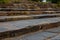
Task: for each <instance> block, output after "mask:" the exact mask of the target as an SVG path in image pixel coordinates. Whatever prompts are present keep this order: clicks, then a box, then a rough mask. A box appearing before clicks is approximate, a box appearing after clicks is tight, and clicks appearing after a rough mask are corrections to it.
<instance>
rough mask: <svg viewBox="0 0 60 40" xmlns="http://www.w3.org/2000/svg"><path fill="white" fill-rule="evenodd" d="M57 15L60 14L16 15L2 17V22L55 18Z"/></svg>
mask: <svg viewBox="0 0 60 40" xmlns="http://www.w3.org/2000/svg"><path fill="white" fill-rule="evenodd" d="M7 17H8V16H7ZM55 17H60V15H50V16H49V15H48V16H28V17H16V18H13V17H11V18H4V19H2V18H1V19H0V22H7V21H17V20H29V19H41V18H55Z"/></svg>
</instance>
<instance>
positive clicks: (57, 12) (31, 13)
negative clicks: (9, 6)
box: [0, 11, 60, 16]
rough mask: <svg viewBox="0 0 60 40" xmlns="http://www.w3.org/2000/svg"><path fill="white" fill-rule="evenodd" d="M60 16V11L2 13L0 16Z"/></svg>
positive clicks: (0, 12)
mask: <svg viewBox="0 0 60 40" xmlns="http://www.w3.org/2000/svg"><path fill="white" fill-rule="evenodd" d="M39 14H60V11H0V16H14V15H39Z"/></svg>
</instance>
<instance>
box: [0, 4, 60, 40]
mask: <svg viewBox="0 0 60 40" xmlns="http://www.w3.org/2000/svg"><path fill="white" fill-rule="evenodd" d="M22 4H23V6H22ZM25 4H26V5H27V6H28V5H29V7H27V6H26V5H25ZM25 4H24V3H21V5H20V3H19V4H14V6H7V8H0V40H14V39H15V37H17V36H23V35H26V34H30V33H33V34H35V33H34V32H37V31H39V32H41V31H45V30H48V29H51V28H58V27H60V9H58V8H40V6H39V7H38V9H35V8H36V7H37V6H35V5H33V4H31V3H30V4H27V3H25ZM24 5H25V6H26V7H27V9H24V8H25V7H24ZM36 5H37V4H36ZM20 6H22V7H21V8H23V10H22V9H21V8H20ZM30 6H34V7H35V8H34V7H33V8H34V9H31V8H30ZM37 33H38V32H37ZM36 35H38V34H36ZM39 35H40V34H39ZM33 36H34V35H33ZM38 37H39V36H38ZM11 38H12V39H11ZM15 40H24V39H20V38H17V39H15ZM25 40H29V39H26V38H25Z"/></svg>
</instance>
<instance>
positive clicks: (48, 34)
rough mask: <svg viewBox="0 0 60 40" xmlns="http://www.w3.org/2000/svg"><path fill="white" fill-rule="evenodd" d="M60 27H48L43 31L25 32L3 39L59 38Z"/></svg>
mask: <svg viewBox="0 0 60 40" xmlns="http://www.w3.org/2000/svg"><path fill="white" fill-rule="evenodd" d="M59 30H60V27H57V28H52V29H48V30H45V31H37V32H34V33H29V34H25V35H23V36H18V37H13V38H6V39H3V40H60V31H59Z"/></svg>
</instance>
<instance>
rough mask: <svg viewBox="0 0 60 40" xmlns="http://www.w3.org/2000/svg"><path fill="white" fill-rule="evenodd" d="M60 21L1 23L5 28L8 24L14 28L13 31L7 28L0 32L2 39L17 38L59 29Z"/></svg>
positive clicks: (49, 19)
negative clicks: (50, 29)
mask: <svg viewBox="0 0 60 40" xmlns="http://www.w3.org/2000/svg"><path fill="white" fill-rule="evenodd" d="M59 21H60V17H59V18H48V19H36V20H22V21H12V22H1V23H0V24H2V25H3V26H4V27H5V25H6V26H7V24H10V25H12V26H13V27H11V28H12V29H9V27H8V28H7V27H5V30H3V31H0V39H1V38H8V37H15V36H19V35H23V34H26V33H30V32H35V31H38V30H46V29H49V28H54V27H58V26H60V22H59ZM2 25H1V27H2ZM4 27H2V28H4ZM14 27H15V28H14ZM6 28H7V30H6ZM13 28H14V29H13ZM8 29H9V30H8ZM15 29H16V30H15Z"/></svg>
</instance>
